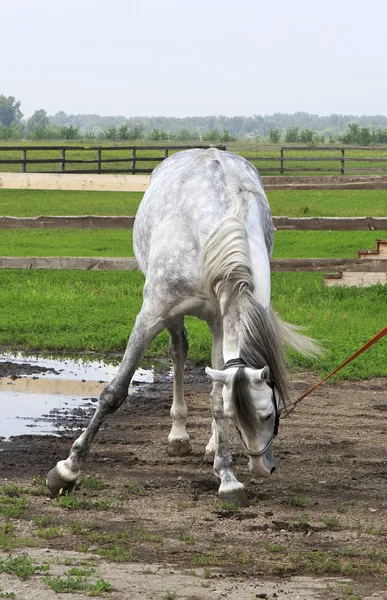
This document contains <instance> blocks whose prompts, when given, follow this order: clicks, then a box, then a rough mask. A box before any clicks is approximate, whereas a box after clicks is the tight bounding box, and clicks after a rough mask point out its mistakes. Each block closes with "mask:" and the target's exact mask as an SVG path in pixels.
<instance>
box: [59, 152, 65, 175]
mask: <svg viewBox="0 0 387 600" xmlns="http://www.w3.org/2000/svg"><path fill="white" fill-rule="evenodd" d="M59 153H60V163H59V170H60V172H61V173H64V170H65V168H66V166H65V165H66V150H65V149H64V148H61V149H60V150H59Z"/></svg>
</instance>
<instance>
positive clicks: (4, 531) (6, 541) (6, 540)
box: [0, 522, 19, 552]
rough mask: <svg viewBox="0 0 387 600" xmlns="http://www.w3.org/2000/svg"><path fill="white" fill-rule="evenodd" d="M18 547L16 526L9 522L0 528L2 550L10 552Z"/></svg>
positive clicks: (0, 546)
mask: <svg viewBox="0 0 387 600" xmlns="http://www.w3.org/2000/svg"><path fill="white" fill-rule="evenodd" d="M18 545H19V544H18V540H17V538H16V535H15V528H14V526H13V525H12V523H9V522H6V523H4V525H2V526H1V527H0V550H3V551H4V552H9V551H10V550H12V549H13V548H16V546H18Z"/></svg>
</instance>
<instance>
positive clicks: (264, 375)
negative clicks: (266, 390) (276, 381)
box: [251, 367, 270, 383]
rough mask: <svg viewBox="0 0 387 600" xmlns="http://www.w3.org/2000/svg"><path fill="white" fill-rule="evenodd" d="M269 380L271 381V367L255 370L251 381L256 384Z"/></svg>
mask: <svg viewBox="0 0 387 600" xmlns="http://www.w3.org/2000/svg"><path fill="white" fill-rule="evenodd" d="M268 379H270V369H269V367H263V369H254V370H253V372H252V374H251V380H252V381H253V382H256V383H260V382H261V381H267V380H268Z"/></svg>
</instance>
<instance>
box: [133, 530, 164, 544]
mask: <svg viewBox="0 0 387 600" xmlns="http://www.w3.org/2000/svg"><path fill="white" fill-rule="evenodd" d="M133 537H134V539H135V540H146V541H150V542H156V543H158V544H163V543H164V536H163V535H162V534H161V533H151V532H150V531H149V530H148V529H146V528H145V527H139V528H138V529H136V530H135V532H134V534H133Z"/></svg>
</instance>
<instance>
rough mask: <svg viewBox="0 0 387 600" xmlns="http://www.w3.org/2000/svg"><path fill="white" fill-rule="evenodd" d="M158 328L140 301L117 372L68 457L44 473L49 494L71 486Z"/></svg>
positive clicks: (121, 400) (122, 395)
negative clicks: (140, 305) (140, 307)
mask: <svg viewBox="0 0 387 600" xmlns="http://www.w3.org/2000/svg"><path fill="white" fill-rule="evenodd" d="M162 329H163V323H162V320H161V319H160V317H158V316H155V314H153V313H152V312H151V311H149V310H147V308H146V307H145V306H144V305H143V307H142V309H141V311H140V313H139V314H138V316H137V319H136V323H135V325H134V328H133V330H132V333H131V336H130V338H129V341H128V345H127V347H126V351H125V354H124V357H123V359H122V362H121V364H120V367H119V369H118V371H117V374H116V375H115V377H114V378H113V379H112V381H111V382H110V383H109V384H108V385H107V386H106V387H105V388H104V389H103V390H102V393H101V396H100V399H99V403H98V405H97V409H96V411H95V413H94V416H93V418H92V419H91V421H90V423H89V425H88V426H87V428H86V429H85V431H84V432H83V433H82V435H81V436H80V437H79V438H78V439H76V440H75V442H74V443H73V445H72V448H71V451H70V455H69V457H68V458H67V459H66V460H60V461H59V462H58V463H57V465H56V466H55V467H54V468H53V469H51V471H50V472H49V473H48V475H47V479H46V484H47V487H48V488H49V490H50V492H51V493H52V495H53V496H57V495H58V494H60V493H61V492H62V491H71V490H72V489H73V488H74V486H75V483H76V480H77V479H78V477H79V474H80V470H81V466H82V464H83V462H84V461H85V459H86V457H87V455H88V453H89V450H90V446H91V443H92V441H93V439H94V437H95V435H96V434H97V432H98V431H99V429H100V427H101V425H102V424H103V422H104V420H105V418H106V417H107V416H108V415H109V414H111V413H113V412H115V411H116V410H117V409H118V408H119V407H120V406H121V405H122V403H123V402H124V400H125V398H126V397H127V395H128V388H129V384H130V381H131V379H132V377H133V375H134V372H135V370H136V368H137V366H138V363H139V362H140V360H141V358H142V357H143V355H144V352H145V350H146V349H147V347H148V346H149V345H150V343H151V342H152V340H153V339H154V338H155V337H156V335H157V334H158V333H160V331H161V330H162Z"/></svg>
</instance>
